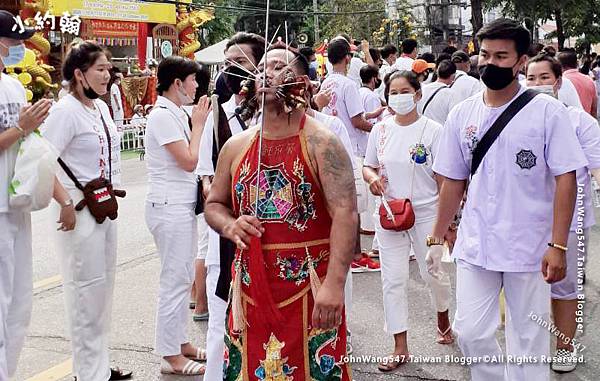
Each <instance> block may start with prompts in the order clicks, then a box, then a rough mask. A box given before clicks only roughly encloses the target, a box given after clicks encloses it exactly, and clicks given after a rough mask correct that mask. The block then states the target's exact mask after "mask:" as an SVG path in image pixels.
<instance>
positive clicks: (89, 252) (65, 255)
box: [52, 193, 117, 381]
mask: <svg viewBox="0 0 600 381" xmlns="http://www.w3.org/2000/svg"><path fill="white" fill-rule="evenodd" d="M71 196H72V197H73V200H78V199H81V198H82V197H81V193H79V194H77V195H76V196H75V193H73V194H72V195H71ZM52 208H53V215H56V216H58V215H59V213H60V209H59V206H58V205H57V204H56V203H53V205H52ZM56 244H57V251H58V253H59V256H60V262H61V272H62V277H63V290H64V293H65V302H66V303H65V306H66V312H67V321H68V327H69V334H70V336H71V347H72V350H73V375H74V376H76V377H77V379H78V380H81V381H106V380H108V379H109V377H110V363H109V352H108V344H109V332H110V319H111V312H112V297H113V289H114V284H115V270H116V264H117V224H116V222H115V221H111V220H109V219H108V218H107V219H106V220H104V222H103V223H102V224H98V223H96V220H95V219H94V218H93V217H92V215H91V214H90V212H89V210H88V209H87V208H85V209H83V210H82V211H80V212H77V220H76V224H75V229H74V230H71V231H68V232H63V231H57V232H56Z"/></svg>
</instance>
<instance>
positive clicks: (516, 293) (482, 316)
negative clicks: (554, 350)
mask: <svg viewBox="0 0 600 381" xmlns="http://www.w3.org/2000/svg"><path fill="white" fill-rule="evenodd" d="M456 271H457V273H456V316H455V318H454V324H453V330H454V332H455V333H456V335H457V336H458V346H459V347H460V349H461V351H462V353H463V355H464V356H467V357H471V356H473V357H477V356H486V355H487V356H497V357H496V358H500V357H501V356H502V350H501V348H500V345H499V344H498V341H497V340H496V330H497V329H498V325H499V324H500V311H499V303H498V295H499V294H500V289H501V288H502V287H504V295H505V298H506V328H505V329H506V331H505V334H506V352H507V355H510V356H514V358H525V357H527V358H529V357H531V358H536V359H537V363H534V364H531V363H528V364H522V365H518V364H516V363H514V362H498V363H478V364H475V365H472V366H471V367H470V368H471V379H472V380H474V381H480V380H482V381H499V380H506V381H514V380H527V381H536V380H548V379H549V377H550V375H549V367H548V364H547V363H543V362H541V359H542V356H546V357H548V355H549V346H550V334H549V332H548V330H547V328H544V327H542V326H541V325H540V324H538V323H537V322H536V321H534V320H533V318H532V317H530V314H535V316H536V317H541V318H542V319H543V320H544V321H546V322H548V323H549V322H550V285H549V284H547V283H546V282H544V279H543V277H542V273H541V271H536V272H530V273H527V272H525V273H508V272H505V273H502V272H497V271H488V270H485V269H483V268H481V267H478V266H474V265H471V264H469V263H467V262H464V261H458V263H457V270H456Z"/></svg>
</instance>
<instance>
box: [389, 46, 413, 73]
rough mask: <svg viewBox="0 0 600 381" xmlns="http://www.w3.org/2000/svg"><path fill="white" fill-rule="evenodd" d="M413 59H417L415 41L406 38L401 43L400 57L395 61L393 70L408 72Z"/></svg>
mask: <svg viewBox="0 0 600 381" xmlns="http://www.w3.org/2000/svg"><path fill="white" fill-rule="evenodd" d="M415 58H417V40H415V39H414V38H407V39H406V40H404V41H402V55H401V56H400V57H399V58H398V59H397V60H396V63H394V65H393V68H394V69H396V70H410V69H411V68H412V64H413V62H414V60H415Z"/></svg>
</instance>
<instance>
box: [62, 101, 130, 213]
mask: <svg viewBox="0 0 600 381" xmlns="http://www.w3.org/2000/svg"><path fill="white" fill-rule="evenodd" d="M98 111H100V110H98ZM100 119H102V125H103V126H104V133H105V134H106V139H107V141H108V180H107V179H106V178H105V177H104V176H103V174H101V176H100V177H98V178H96V179H93V180H91V181H90V182H89V183H87V184H85V186H83V185H81V183H80V182H79V180H77V177H75V175H74V174H73V172H72V171H71V169H70V168H69V167H68V166H67V164H66V163H65V162H64V161H63V160H62V159H61V158H60V157H59V158H58V163H59V164H60V166H61V167H62V169H63V170H64V171H65V173H66V174H67V176H69V178H70V179H71V180H72V181H73V183H74V184H75V186H76V187H77V189H79V190H80V191H82V192H83V200H81V201H80V202H79V203H78V204H77V206H76V207H75V210H77V211H81V210H83V208H85V207H86V206H87V207H88V209H89V211H90V213H91V214H92V216H94V218H95V219H96V222H97V223H99V224H101V223H103V222H104V220H105V219H106V217H108V218H110V219H111V220H114V219H116V218H117V215H118V213H117V211H118V209H119V205H118V203H117V199H116V197H125V191H124V190H119V189H113V186H112V154H111V153H112V142H111V139H110V131H108V126H107V125H106V122H105V121H104V117H103V116H102V111H100Z"/></svg>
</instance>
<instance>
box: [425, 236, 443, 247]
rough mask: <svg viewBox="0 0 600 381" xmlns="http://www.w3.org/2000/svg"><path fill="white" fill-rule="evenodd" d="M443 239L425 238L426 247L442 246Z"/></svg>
mask: <svg viewBox="0 0 600 381" xmlns="http://www.w3.org/2000/svg"><path fill="white" fill-rule="evenodd" d="M443 244H444V239H443V238H435V237H432V236H430V235H428V236H427V247H431V246H435V245H443Z"/></svg>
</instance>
